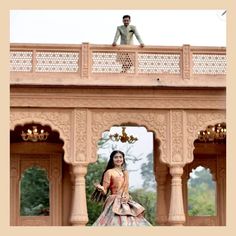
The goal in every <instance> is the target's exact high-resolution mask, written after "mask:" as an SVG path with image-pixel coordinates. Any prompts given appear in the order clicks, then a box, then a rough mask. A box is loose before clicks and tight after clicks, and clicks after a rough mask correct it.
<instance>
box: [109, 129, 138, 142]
mask: <svg viewBox="0 0 236 236" xmlns="http://www.w3.org/2000/svg"><path fill="white" fill-rule="evenodd" d="M125 129H126V128H125V127H122V135H119V134H118V133H115V134H111V135H110V136H109V137H110V139H111V140H112V141H116V142H118V141H121V142H122V143H126V142H128V143H135V142H136V141H137V140H138V138H136V137H134V136H133V135H130V136H128V135H127V134H126V132H125Z"/></svg>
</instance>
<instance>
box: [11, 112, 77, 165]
mask: <svg viewBox="0 0 236 236" xmlns="http://www.w3.org/2000/svg"><path fill="white" fill-rule="evenodd" d="M71 121H72V117H71V112H70V111H68V110H59V109H57V110H56V111H53V109H51V110H48V109H43V108H40V109H24V110H21V109H14V108H12V109H11V113H10V122H11V129H12V130H13V129H14V127H15V126H16V125H18V124H24V123H31V122H36V123H41V124H44V125H50V126H51V128H52V129H53V130H57V131H58V132H59V134H60V136H61V138H62V139H63V141H64V146H63V149H64V151H65V154H64V159H65V161H66V162H67V163H70V162H73V159H74V158H73V156H72V155H73V152H72V151H71V136H70V134H71V123H72V122H71Z"/></svg>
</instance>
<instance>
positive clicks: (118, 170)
mask: <svg viewBox="0 0 236 236" xmlns="http://www.w3.org/2000/svg"><path fill="white" fill-rule="evenodd" d="M114 169H115V171H116V172H117V173H118V174H119V176H123V172H122V170H120V169H118V168H114Z"/></svg>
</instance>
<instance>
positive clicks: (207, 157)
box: [183, 123, 226, 226]
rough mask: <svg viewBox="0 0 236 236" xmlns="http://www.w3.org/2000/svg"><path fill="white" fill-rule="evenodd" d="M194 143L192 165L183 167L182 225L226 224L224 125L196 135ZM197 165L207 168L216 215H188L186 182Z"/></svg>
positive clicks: (209, 128) (209, 127)
mask: <svg viewBox="0 0 236 236" xmlns="http://www.w3.org/2000/svg"><path fill="white" fill-rule="evenodd" d="M198 134H199V135H198V139H196V140H195V142H194V151H193V155H194V159H193V162H191V163H189V164H187V165H186V166H185V167H184V175H183V197H184V206H185V215H186V225H206V226H210V225H212V226H213V225H220V226H224V225H226V124H225V123H218V124H215V125H209V126H208V127H207V128H206V129H205V130H202V131H199V132H198ZM198 166H202V167H204V168H207V169H209V171H210V173H211V174H212V180H213V181H215V183H216V191H215V194H216V196H215V200H216V203H215V204H216V209H215V211H216V214H212V215H208V216H206V215H205V216H204V215H198V216H192V215H190V214H189V208H188V206H189V202H188V180H189V178H190V176H189V175H190V173H191V172H192V170H193V169H196V168H197V167H198Z"/></svg>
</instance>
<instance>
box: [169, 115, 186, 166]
mask: <svg viewBox="0 0 236 236" xmlns="http://www.w3.org/2000/svg"><path fill="white" fill-rule="evenodd" d="M170 115H171V128H170V131H171V163H181V162H182V161H183V160H182V159H183V112H182V111H171V112H170Z"/></svg>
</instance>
